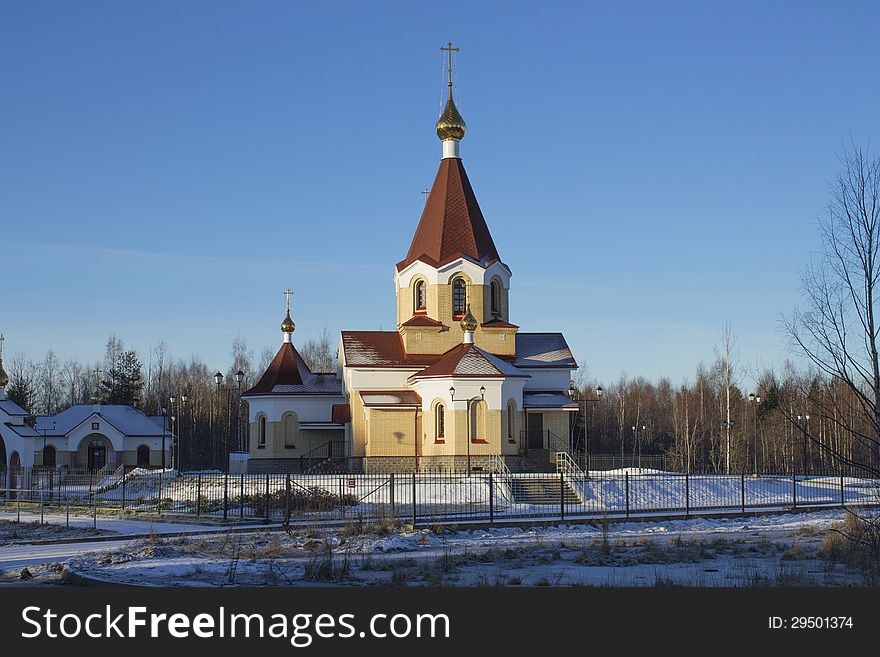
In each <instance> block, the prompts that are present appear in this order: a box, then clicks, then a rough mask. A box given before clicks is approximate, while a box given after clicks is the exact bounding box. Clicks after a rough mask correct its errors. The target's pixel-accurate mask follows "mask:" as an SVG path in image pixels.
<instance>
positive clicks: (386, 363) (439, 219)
mask: <svg viewBox="0 0 880 657" xmlns="http://www.w3.org/2000/svg"><path fill="white" fill-rule="evenodd" d="M443 50H444V51H446V57H447V76H448V82H447V85H448V88H447V100H446V104H445V107H444V109H443V111H442V113H441V115H440V118H439V119H438V120H437V123H436V126H435V127H436V132H437V137H438V138H439V139H440V142H441V146H442V157H441V159H440V166H439V168H438V171H437V174H436V176H435V178H434V183H433V185H432V187H431V190H430V193H429V194H428V197H427V201H426V203H425V207H424V210H423V212H422V216H421V218H420V219H419V223H418V225H417V226H416V230H415V234H414V236H413V238H412V242H411V243H410V246H409V250H408V251H407V252H406V255H405V257H404V258H403V259H402V260H401V261H400V262H398V263H397V264H396V265H395V266H394V270H393V280H394V287H395V290H396V296H397V318H396V325H397V329H396V330H393V331H348V330H346V331H342V332H341V334H340V345H339V352H338V366H337V371H336V372H312V371H311V370H310V369H309V367H308V366H307V364H306V363H305V361H304V360H303V359H302V357H301V356H300V355H299V353H298V352H297V350H296V347H295V346H294V342H293V334H294V330H295V324H294V322H293V319H292V318H291V314H290V296H289V292H288V301H287V315H286V317H285V318H284V321H283V322H282V324H281V333H282V344H281V347H280V349H279V351H278V353H277V354H276V356H275V358H274V359H273V360H272V362H271V364H270V365H269V366H268V368H267V369H266V371H265V373H263V375H262V377H261V378H260V379H259V381H258V382H257V384H256V385H255V386H254V387H253V388H251V389H250V390H248V391H247V392H246V393H245V394H244V395H243V398H244V399H246V400H247V402H248V408H249V423H250V441H249V448H248V463H247V469H248V471H249V472H268V471H297V470H300V471H307V470H312V471H314V470H316V469H320V468H333V469H343V468H344V469H345V470H347V471H350V472H420V471H421V472H431V471H439V470H447V471H448V470H455V471H459V472H464V471H466V472H468V473H470V472H473V471H479V470H486V469H489V468H490V467H493V461H496V462H497V461H498V460H500V461H503V463H504V464H505V466H506V467H509V468H510V469H511V470H515V471H522V470H534V471H543V470H548V469H552V467H553V463H554V455H555V454H556V453H558V452H568V451H569V446H570V434H571V425H572V422H571V419H572V417H573V415H572V413H573V412H576V411H577V409H578V405H577V403H576V402H574V401H572V399H571V398H570V396H569V394H568V390H569V388H570V385H571V376H572V371H573V370H574V369H576V368H577V363H576V362H575V360H574V357H573V356H572V353H571V350H570V349H569V347H568V344H567V343H566V341H565V338H564V337H563V335H562V333H558V332H541V333H527V332H523V331H520V330H519V326H518V325H517V324H515V323H514V322H513V321H512V320H513V319H515V318H514V317H512V316H511V312H510V309H511V299H512V292H511V278H512V271H511V269H510V267H508V265H507V264H505V262H504V261H503V260H502V259H501V255H500V254H499V253H498V249H497V248H496V246H495V242H494V240H493V239H492V234H491V232H490V231H489V226H488V224H487V222H486V219H485V218H484V216H483V212H482V210H481V209H480V205H479V203H477V198H476V195H475V193H474V190H473V188H472V187H471V184H470V181H469V180H468V176H467V173H466V171H465V168H464V164H463V162H462V158H461V142H462V140H463V138H464V136H465V131H466V125H465V122H464V119H463V118H462V116H461V114H460V113H459V111H458V109H457V107H456V105H455V101H454V99H453V84H452V64H453V62H452V56H453V52H457V51H458V49H457V48H453V47H452V44H451V43H450V44H448V46H447V47H446V48H443Z"/></svg>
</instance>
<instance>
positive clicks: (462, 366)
mask: <svg viewBox="0 0 880 657" xmlns="http://www.w3.org/2000/svg"><path fill="white" fill-rule="evenodd" d="M431 377H435V378H447V377H449V378H454V377H524V378H529V375H528V374H526V373H525V372H520V371H519V370H518V369H517V368H515V367H514V366H513V365H511V364H510V363H508V362H507V361H504V360H502V359H501V358H498V356H495V355H493V354H490V353H489V352H488V351H485V350H483V349H480V348H479V347H478V346H477V345H475V344H472V343H465V344H460V345H458V346H456V347H453V348H452V349H450V350H449V351H447V352H446V353H445V354H444V355H443V358H441V359H440V360H439V361H437V362H436V363H434V364H433V365H431V366H430V367H426V368H425V369H423V370H422V371H421V372H418V373H416V374H413V375H412V376H411V377H410V380H416V379H424V378H431Z"/></svg>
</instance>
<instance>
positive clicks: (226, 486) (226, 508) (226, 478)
mask: <svg viewBox="0 0 880 657" xmlns="http://www.w3.org/2000/svg"><path fill="white" fill-rule="evenodd" d="M228 518H229V473H228V472H224V473H223V520H227V519H228Z"/></svg>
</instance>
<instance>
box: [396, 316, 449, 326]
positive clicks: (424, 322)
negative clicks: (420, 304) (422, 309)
mask: <svg viewBox="0 0 880 657" xmlns="http://www.w3.org/2000/svg"><path fill="white" fill-rule="evenodd" d="M401 326H419V327H422V326H424V327H429V328H430V327H438V326H443V322H438V321H437V320H436V319H433V318H431V317H428V316H427V315H414V316H413V317H411V318H410V319H408V320H406V321H405V322H404V323H403V324H401Z"/></svg>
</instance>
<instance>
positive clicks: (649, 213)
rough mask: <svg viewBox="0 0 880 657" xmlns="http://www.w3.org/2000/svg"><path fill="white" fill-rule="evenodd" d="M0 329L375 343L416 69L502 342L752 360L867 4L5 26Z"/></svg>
mask: <svg viewBox="0 0 880 657" xmlns="http://www.w3.org/2000/svg"><path fill="white" fill-rule="evenodd" d="M0 12H2V19H0V58H2V61H3V66H2V70H0V89H2V94H3V97H2V102H0V152H2V156H0V260H2V263H3V267H4V284H3V285H2V286H0V331H2V332H3V333H5V334H6V336H7V342H6V346H7V349H8V350H9V351H10V352H15V351H25V352H26V353H28V354H29V355H30V356H32V357H34V358H38V357H41V356H42V354H43V353H44V352H45V351H46V349H48V348H50V347H51V348H53V349H54V350H55V351H56V352H57V353H58V354H59V355H60V356H61V357H63V358H65V357H77V358H80V359H83V360H92V359H94V358H97V357H98V356H100V355H101V354H102V353H103V346H104V343H105V341H106V338H107V335H108V334H109V333H116V334H117V335H118V336H119V337H120V338H122V339H123V340H124V341H125V342H126V344H127V345H130V346H133V347H135V348H137V349H139V350H140V351H141V352H142V353H145V352H146V351H147V350H148V349H149V348H150V345H151V344H154V343H155V342H156V341H158V340H159V339H162V340H164V341H165V342H166V343H167V344H168V345H169V347H170V349H171V351H172V353H173V354H175V355H177V356H178V357H184V358H187V357H188V355H189V354H190V353H196V354H198V355H199V356H201V357H202V358H203V359H205V360H206V361H207V362H208V364H209V366H211V367H218V368H225V367H226V366H227V365H228V362H229V361H230V348H231V343H232V340H233V338H234V337H235V336H236V335H237V334H241V335H243V336H244V337H245V338H246V339H247V340H248V342H249V343H250V345H251V346H252V347H254V349H255V351H257V352H259V351H260V350H261V349H262V348H263V347H265V346H273V347H274V346H275V345H277V344H278V343H279V342H280V334H279V330H278V324H279V322H280V320H281V318H282V316H283V303H284V298H283V297H282V295H281V291H282V290H283V289H284V288H286V287H291V288H293V289H294V290H295V291H296V296H295V297H294V318H295V320H296V322H297V327H298V328H297V334H296V335H295V341H298V342H302V341H304V340H305V339H307V338H308V337H310V336H313V335H316V334H318V333H320V331H321V330H322V329H323V328H324V327H326V328H327V329H328V330H330V331H331V332H337V331H339V330H340V329H378V328H384V329H391V328H393V327H394V317H395V315H394V291H393V287H392V283H391V276H392V268H393V266H394V264H395V263H396V262H397V261H398V260H400V259H401V258H402V257H403V256H404V255H405V253H406V251H407V249H408V247H409V242H410V240H411V238H412V235H413V232H414V230H415V227H416V224H417V222H418V218H419V214H420V211H421V206H422V196H421V194H420V191H421V190H422V189H423V188H425V187H427V186H429V185H430V184H431V181H432V180H433V177H434V174H435V173H436V168H437V165H438V163H439V158H440V143H439V141H438V140H437V138H436V136H435V134H434V132H433V124H434V121H435V120H436V117H437V115H438V113H439V110H440V104H441V101H442V96H443V82H442V71H443V64H442V60H441V53H440V51H439V47H440V46H441V45H442V44H444V43H445V42H446V41H448V40H452V41H454V42H455V43H456V44H457V45H460V46H461V49H462V50H461V56H460V59H459V73H458V80H457V82H458V95H457V100H458V101H459V108H460V109H461V112H462V114H463V115H464V117H465V119H466V121H467V123H468V134H467V136H466V137H465V139H464V141H463V142H462V157H463V160H464V163H465V166H466V168H467V170H468V173H469V176H470V178H471V182H472V184H473V185H474V188H475V190H476V193H477V198H478V199H479V201H480V205H481V207H482V209H483V213H484V215H485V216H486V219H487V221H488V222H489V226H490V229H491V230H492V233H493V236H494V239H495V242H496V244H497V246H498V248H499V250H500V253H501V256H502V258H503V259H504V261H505V262H506V263H507V264H508V265H509V266H510V267H511V269H512V270H513V273H514V277H513V279H512V291H511V319H512V321H514V322H516V323H518V324H519V325H521V327H522V329H523V330H526V331H532V330H562V331H564V332H565V334H566V336H567V338H568V341H569V343H570V345H571V347H572V349H573V351H574V352H575V355H576V357H577V358H578V359H579V361H581V362H582V363H585V364H586V366H587V368H588V370H589V373H590V375H591V376H592V377H595V378H597V379H599V380H600V381H610V380H613V379H616V378H617V377H618V376H619V375H620V374H621V373H622V372H625V373H627V374H628V375H630V376H634V375H644V376H646V377H648V378H652V379H653V378H657V377H659V376H661V375H669V376H671V377H672V379H673V380H674V381H680V380H683V379H684V378H685V377H687V376H691V375H692V373H693V370H694V367H695V366H696V364H697V363H698V362H699V361H701V360H704V361H707V362H708V361H711V360H712V357H713V346H714V345H715V344H717V343H718V342H719V340H720V332H721V326H722V324H723V323H724V322H728V321H729V322H730V323H731V324H732V327H733V332H734V334H735V335H736V336H737V346H738V349H739V352H740V358H741V361H742V362H743V363H744V364H746V365H752V366H753V365H754V364H755V363H758V364H760V365H762V366H763V365H774V364H779V363H781V362H782V360H783V359H784V358H785V357H786V356H787V353H788V352H787V350H786V347H785V345H784V342H783V340H782V338H781V336H780V335H779V333H778V328H777V318H778V315H779V313H780V312H790V311H791V309H792V308H793V307H794V306H795V305H796V304H797V303H798V300H799V291H798V288H799V271H800V269H801V268H802V267H803V266H804V265H805V264H806V262H807V261H808V259H809V257H810V254H811V252H812V251H814V250H815V249H816V248H817V247H818V245H819V241H818V235H817V231H816V219H817V217H818V215H819V213H820V212H821V210H822V207H823V206H824V204H825V203H826V201H827V197H828V190H827V181H828V180H829V179H830V178H831V177H832V176H833V175H834V172H835V170H836V168H837V166H838V163H837V159H836V154H837V153H838V152H839V151H840V149H841V144H842V143H843V142H844V141H846V140H849V139H850V137H852V139H854V140H855V141H856V142H858V143H866V142H870V141H872V140H873V141H876V135H875V132H876V126H877V107H878V106H880V85H877V84H876V73H877V69H876V61H877V60H876V26H877V24H878V19H880V9H878V5H877V4H876V3H869V2H845V3H832V2H824V3H818V2H737V3H716V2H663V3H654V2H650V3H647V2H646V3H637V2H628V3H605V2H603V3H597V2H577V3H574V2H572V3H567V2H541V3H538V2H530V3H513V2H504V3H489V2H467V3H445V4H443V5H442V10H438V5H437V4H436V3H412V2H400V3H394V2H383V3H363V2H359V3H355V2H351V3H348V2H324V3H305V2H289V1H288V2H270V1H265V0H261V1H258V2H244V1H241V2H218V1H212V2H195V1H190V2H177V1H160V0H153V1H151V2H133V1H113V2H97V1H90V2H79V3H71V2H41V1H35V2H6V3H4V4H3V5H2V10H0Z"/></svg>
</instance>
